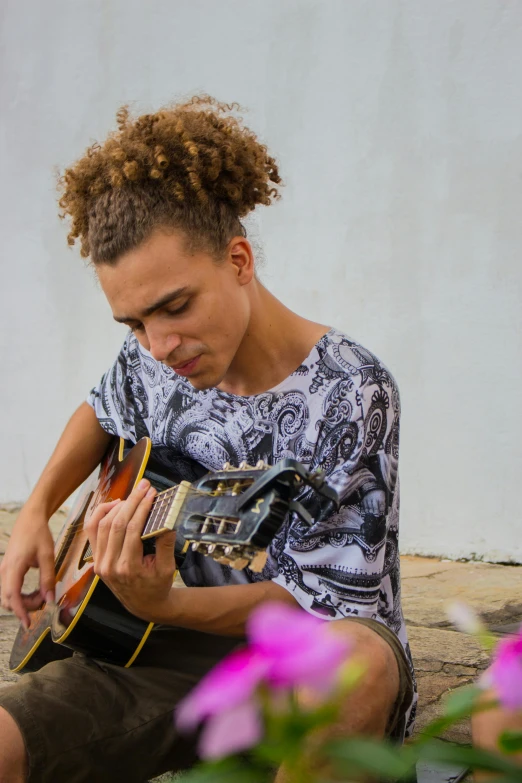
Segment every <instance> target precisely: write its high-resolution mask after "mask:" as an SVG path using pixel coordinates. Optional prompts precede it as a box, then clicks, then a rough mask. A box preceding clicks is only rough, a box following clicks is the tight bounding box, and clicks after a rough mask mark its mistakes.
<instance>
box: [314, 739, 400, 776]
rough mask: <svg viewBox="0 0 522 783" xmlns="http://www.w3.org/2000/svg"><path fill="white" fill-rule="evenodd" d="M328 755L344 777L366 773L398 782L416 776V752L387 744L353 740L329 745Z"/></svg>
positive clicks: (326, 753) (327, 746)
mask: <svg viewBox="0 0 522 783" xmlns="http://www.w3.org/2000/svg"><path fill="white" fill-rule="evenodd" d="M324 752H325V756H326V757H329V758H330V759H331V760H332V761H333V762H334V763H335V765H336V766H337V767H338V768H339V769H340V771H341V772H343V773H350V772H361V771H364V772H369V773H370V774H371V775H378V776H379V777H380V778H384V779H385V780H389V779H393V780H395V779H397V778H406V777H411V776H413V775H414V772H415V756H414V754H413V752H412V749H411V748H406V747H400V746H398V745H392V744H391V743H390V742H386V741H382V742H380V741H378V740H372V739H366V738H362V737H350V738H347V739H344V740H336V741H335V742H330V743H328V745H326V747H325V748H324Z"/></svg>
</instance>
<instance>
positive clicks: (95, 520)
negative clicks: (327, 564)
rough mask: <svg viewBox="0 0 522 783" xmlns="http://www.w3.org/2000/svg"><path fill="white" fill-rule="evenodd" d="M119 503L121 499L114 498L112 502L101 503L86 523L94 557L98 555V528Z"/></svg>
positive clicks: (86, 530)
mask: <svg viewBox="0 0 522 783" xmlns="http://www.w3.org/2000/svg"><path fill="white" fill-rule="evenodd" d="M118 503H121V500H119V499H118V500H112V501H111V502H110V503H100V505H99V506H97V507H96V508H95V509H94V511H93V512H92V514H91V516H90V517H89V519H88V521H87V522H86V523H85V526H84V529H85V532H86V533H87V538H88V539H89V543H90V545H91V550H92V555H93V559H94V557H95V556H96V546H97V544H98V528H99V525H100V522H101V520H102V519H104V518H105V517H106V516H107V515H108V514H110V513H111V511H112V510H113V509H114V508H115V507H116V506H117V505H118Z"/></svg>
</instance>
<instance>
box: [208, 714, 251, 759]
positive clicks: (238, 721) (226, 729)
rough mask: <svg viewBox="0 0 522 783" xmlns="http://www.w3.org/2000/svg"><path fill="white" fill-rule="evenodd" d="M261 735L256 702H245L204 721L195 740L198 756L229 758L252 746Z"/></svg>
mask: <svg viewBox="0 0 522 783" xmlns="http://www.w3.org/2000/svg"><path fill="white" fill-rule="evenodd" d="M262 734H263V728H262V723H261V717H260V715H259V710H258V707H257V705H256V703H255V702H254V701H245V702H243V703H241V704H236V705H235V707H232V708H231V709H229V710H226V711H225V712H222V713H221V714H220V715H215V716H213V717H212V718H209V719H208V721H207V723H206V724H205V727H204V729H203V731H202V734H201V738H200V741H199V748H198V750H199V755H200V756H201V758H203V759H219V758H223V756H230V755H231V754H232V753H239V752H240V751H242V750H247V748H251V747H252V746H253V745H256V744H257V743H258V742H259V740H260V739H261V737H262Z"/></svg>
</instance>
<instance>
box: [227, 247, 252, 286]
mask: <svg viewBox="0 0 522 783" xmlns="http://www.w3.org/2000/svg"><path fill="white" fill-rule="evenodd" d="M227 258H228V261H229V262H230V264H232V266H233V267H234V269H235V273H236V274H237V280H238V283H239V284H240V285H247V283H250V281H251V280H252V278H253V277H254V254H253V252H252V247H251V245H250V242H249V241H248V239H245V237H241V236H237V237H234V238H233V239H231V240H230V242H229V245H228V251H227Z"/></svg>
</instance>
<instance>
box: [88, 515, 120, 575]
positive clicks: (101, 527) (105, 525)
mask: <svg viewBox="0 0 522 783" xmlns="http://www.w3.org/2000/svg"><path fill="white" fill-rule="evenodd" d="M122 506H123V501H122V500H119V501H118V502H117V503H115V504H114V505H113V507H112V508H111V509H110V511H109V512H108V514H105V516H104V517H102V518H101V519H100V521H99V522H98V525H97V527H96V532H95V540H96V541H95V547H93V544H92V542H91V549H92V554H93V560H94V563H95V565H97V566H99V565H100V563H101V561H102V560H103V559H104V557H105V553H106V551H107V541H108V540H109V534H110V532H111V527H112V524H113V522H114V520H115V519H116V517H117V516H118V514H119V512H120V509H121V508H122Z"/></svg>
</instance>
